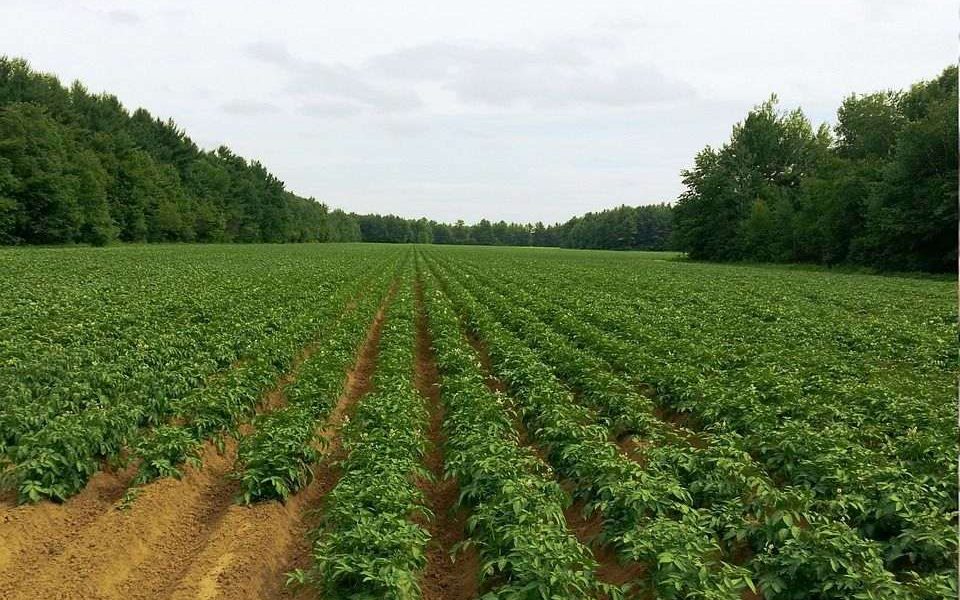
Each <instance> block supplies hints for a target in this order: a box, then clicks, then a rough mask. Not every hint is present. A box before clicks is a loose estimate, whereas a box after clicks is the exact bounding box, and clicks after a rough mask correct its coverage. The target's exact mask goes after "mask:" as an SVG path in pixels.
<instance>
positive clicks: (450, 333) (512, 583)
mask: <svg viewBox="0 0 960 600" xmlns="http://www.w3.org/2000/svg"><path fill="white" fill-rule="evenodd" d="M424 287H425V289H426V291H425V293H424V296H425V299H426V300H425V308H426V312H427V315H428V320H429V324H430V333H431V335H432V338H433V348H434V350H435V353H436V360H437V363H438V367H439V370H440V375H441V390H442V394H443V399H444V402H445V405H446V408H447V411H446V418H445V421H444V432H445V434H446V439H447V448H446V465H445V471H446V476H447V477H454V478H456V479H457V481H458V482H459V485H460V503H461V504H462V505H465V506H468V507H469V508H470V509H471V511H472V513H471V516H470V518H469V521H468V529H469V541H468V542H467V543H469V544H473V545H474V546H476V548H477V549H478V551H479V554H480V557H481V560H482V567H481V571H480V577H481V580H482V582H483V583H484V584H486V585H488V586H491V588H492V589H491V592H490V594H489V597H490V598H530V599H542V600H549V599H551V598H586V597H596V596H597V595H598V594H601V593H605V594H606V595H607V597H610V598H615V597H617V590H615V589H613V588H610V587H605V586H603V585H601V584H600V583H599V582H598V581H597V579H596V575H595V569H596V566H597V565H596V563H595V561H594V560H593V557H592V555H591V553H590V550H589V549H587V548H586V547H584V546H583V545H581V544H580V543H579V542H578V541H577V539H576V537H575V536H574V535H573V534H572V533H571V532H570V531H569V530H568V529H567V527H566V521H565V518H564V514H563V511H564V509H565V508H566V504H567V502H568V500H567V497H566V495H565V494H564V492H563V490H562V489H561V488H560V486H559V484H558V483H557V482H556V481H555V479H554V478H553V476H552V472H551V471H550V468H549V467H548V466H547V465H545V464H544V463H543V462H542V461H540V459H538V458H537V456H536V454H534V452H533V451H531V450H530V449H529V448H525V447H522V446H520V445H519V443H518V439H517V432H516V430H515V429H514V427H513V424H512V420H511V417H510V415H509V412H508V409H507V407H506V406H505V399H504V398H502V397H500V396H499V395H494V394H493V393H492V392H491V391H490V390H488V389H487V387H486V385H485V383H484V375H483V374H482V371H481V368H480V364H479V361H478V359H477V357H476V355H475V354H474V352H473V350H472V349H471V348H470V346H469V344H467V342H466V340H465V339H464V337H463V335H462V333H461V331H460V328H459V321H458V319H457V316H456V313H455V312H454V311H453V309H452V307H451V306H450V303H449V300H447V298H446V297H444V296H443V294H442V293H440V292H439V291H438V290H436V289H435V287H434V285H433V282H432V279H431V278H430V277H425V278H424Z"/></svg>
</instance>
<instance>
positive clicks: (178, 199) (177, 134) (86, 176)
mask: <svg viewBox="0 0 960 600" xmlns="http://www.w3.org/2000/svg"><path fill="white" fill-rule="evenodd" d="M957 145H958V139H957V68H956V67H950V68H948V69H946V70H945V71H944V72H943V73H942V74H941V75H940V77H938V78H937V79H935V80H933V81H928V82H921V83H918V84H916V85H914V86H912V87H911V88H910V89H909V90H906V91H902V92H900V91H886V92H877V93H872V94H866V95H852V96H850V97H848V98H847V99H846V100H844V101H843V103H842V105H841V106H840V108H839V110H838V113H837V122H836V125H835V126H834V127H833V129H832V130H831V129H830V128H828V127H827V126H826V125H821V126H820V127H819V128H814V126H813V125H812V124H811V123H810V121H809V120H808V119H807V118H806V116H805V115H804V114H803V112H802V111H800V110H799V109H798V110H793V111H782V110H780V109H779V108H778V105H777V99H776V97H772V98H771V99H770V100H768V101H767V102H765V103H763V104H761V105H759V106H757V107H756V108H754V109H753V110H752V111H750V113H749V114H748V115H747V117H746V118H745V119H744V120H743V121H742V122H741V123H738V124H737V125H735V126H734V128H733V133H732V135H731V138H730V140H729V141H728V142H727V143H725V144H723V145H722V146H721V147H719V148H712V147H709V146H708V147H707V148H705V149H704V150H703V151H701V152H700V153H699V154H698V155H697V156H696V158H695V160H694V166H693V167H692V168H690V169H688V170H686V171H684V172H683V182H684V184H685V186H686V190H685V191H684V192H683V193H682V194H681V196H680V198H679V199H678V200H677V202H676V204H675V205H674V206H671V205H670V204H655V205H644V206H637V207H631V206H620V207H617V208H613V209H610V210H605V211H601V212H597V213H587V214H585V215H583V216H579V217H575V218H573V219H570V220H569V221H567V222H565V223H561V224H548V225H545V224H543V223H536V224H525V223H507V222H504V221H498V222H491V221H488V220H486V219H484V220H481V221H480V222H479V223H475V224H466V223H464V222H463V221H457V222H456V223H454V224H446V223H438V222H436V221H432V220H428V219H425V218H421V219H404V218H401V217H397V216H393V215H386V216H383V215H357V214H352V213H347V212H344V211H342V210H330V209H329V208H328V207H327V206H326V205H324V204H322V203H320V202H317V201H316V200H314V199H313V198H303V197H300V196H297V195H296V194H294V193H292V192H290V191H288V190H286V189H285V187H284V184H283V182H282V181H280V180H279V179H278V178H277V177H275V176H274V175H273V174H271V173H270V172H269V171H267V169H266V168H265V167H264V166H263V165H261V164H260V163H259V162H256V161H248V160H246V159H244V158H242V157H240V156H237V155H236V154H234V153H233V152H231V151H230V149H228V148H226V147H224V146H221V147H219V148H217V149H216V150H213V151H207V150H203V149H201V148H199V147H198V146H197V145H196V144H195V143H194V142H193V141H191V140H190V138H189V137H188V136H187V135H186V134H185V132H183V131H182V130H181V129H180V128H178V127H177V125H176V124H175V123H174V122H173V121H172V120H163V119H160V118H157V117H154V116H153V115H151V114H150V113H149V112H147V111H146V110H144V109H142V108H141V109H137V110H135V111H133V112H130V111H128V110H127V109H126V108H124V106H123V105H122V104H121V103H120V101H119V100H118V99H117V98H116V97H115V96H112V95H108V94H92V93H90V92H89V91H87V89H86V88H84V86H83V85H82V84H80V83H74V84H72V85H71V86H70V87H66V86H64V85H62V84H61V83H60V81H59V80H58V79H57V78H56V77H55V76H53V75H49V74H44V73H38V72H36V71H33V70H32V69H31V68H30V66H29V65H28V64H27V63H26V62H25V61H23V60H21V59H15V58H4V57H0V244H62V243H89V244H96V245H102V244H106V243H110V242H112V241H115V240H119V241H123V242H164V241H185V242H307V241H318V242H324V241H370V242H418V243H436V244H489V245H523V246H560V247H568V248H601V249H611V250H633V249H642V250H663V249H681V250H684V251H686V252H688V253H689V255H690V257H692V258H695V259H705V260H725V261H738V260H748V261H774V262H814V263H821V264H830V265H832V264H854V265H865V266H869V267H874V268H878V269H884V270H925V271H950V270H953V269H955V268H956V260H957V218H958V217H957V201H958V198H957V160H958V158H957Z"/></svg>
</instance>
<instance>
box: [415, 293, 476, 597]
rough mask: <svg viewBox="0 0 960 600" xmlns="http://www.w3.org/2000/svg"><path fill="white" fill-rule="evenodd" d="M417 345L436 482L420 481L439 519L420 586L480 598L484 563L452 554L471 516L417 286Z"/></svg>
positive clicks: (469, 553)
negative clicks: (450, 444)
mask: <svg viewBox="0 0 960 600" xmlns="http://www.w3.org/2000/svg"><path fill="white" fill-rule="evenodd" d="M416 304H417V345H416V371H415V380H416V385H417V389H418V390H419V391H420V394H421V396H423V398H424V400H425V401H426V402H427V405H428V407H429V413H430V423H429V430H428V444H429V445H428V447H427V453H426V456H425V459H424V462H425V464H426V467H427V468H428V469H429V470H430V473H431V475H432V476H433V481H432V482H427V481H422V482H420V486H421V489H422V490H423V492H424V495H425V497H426V500H427V505H428V507H429V508H430V511H431V512H432V513H433V514H434V518H433V519H430V520H429V522H428V523H426V524H425V525H426V529H427V531H429V533H430V542H429V544H428V546H427V567H426V569H425V570H424V573H423V575H422V576H421V580H420V586H421V589H422V590H423V597H424V599H425V600H472V599H473V598H477V597H478V596H479V570H480V558H479V556H478V555H477V552H476V551H475V550H474V549H473V547H472V546H471V547H469V548H468V549H467V550H466V551H463V552H460V553H459V554H458V555H457V556H456V557H455V558H454V557H453V556H451V552H450V551H451V549H452V548H453V547H454V546H456V544H457V543H459V542H461V541H463V539H464V534H465V531H466V521H467V511H465V510H463V509H460V510H457V509H456V503H457V499H458V498H459V496H460V488H459V486H458V484H457V481H456V479H453V478H451V479H444V476H443V469H444V443H445V441H446V438H445V437H444V434H443V428H442V425H443V419H444V405H443V401H442V400H441V398H440V388H439V379H440V378H439V372H438V371H437V363H436V360H435V357H434V355H433V349H432V347H431V339H430V331H429V327H428V326H427V321H426V316H425V314H424V310H423V287H422V284H421V282H420V281H419V280H417V283H416Z"/></svg>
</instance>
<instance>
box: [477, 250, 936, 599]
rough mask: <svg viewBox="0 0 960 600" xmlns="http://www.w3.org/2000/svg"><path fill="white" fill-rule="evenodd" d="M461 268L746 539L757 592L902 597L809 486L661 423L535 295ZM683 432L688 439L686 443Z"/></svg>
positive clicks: (651, 464)
mask: <svg viewBox="0 0 960 600" xmlns="http://www.w3.org/2000/svg"><path fill="white" fill-rule="evenodd" d="M460 270H461V271H462V270H463V268H462V267H461V269H460ZM470 275H471V276H470V277H469V278H464V279H462V280H461V282H462V283H463V284H464V285H465V286H467V287H468V288H469V289H470V291H471V293H472V294H473V295H474V296H475V297H476V298H477V299H479V300H480V301H481V302H482V304H483V305H484V306H486V307H490V308H491V309H492V310H494V311H495V312H496V314H497V316H498V318H500V319H501V321H502V322H503V323H504V324H506V325H508V327H510V328H511V329H512V330H513V331H515V332H517V333H518V334H520V335H521V336H522V337H523V339H524V341H525V342H526V343H527V344H529V345H530V347H531V348H533V349H534V350H535V351H537V352H538V354H539V356H540V358H541V359H542V360H544V361H545V362H546V363H548V364H549V365H550V366H551V367H552V368H553V369H554V371H555V372H556V373H557V374H558V376H560V377H561V378H563V379H564V380H566V381H568V382H569V383H570V384H572V385H573V386H574V388H575V389H577V390H578V391H579V393H580V397H581V398H582V399H583V400H584V401H586V402H587V403H588V404H590V405H591V406H592V407H593V408H596V409H597V410H598V411H599V412H600V414H602V415H603V416H604V417H605V418H606V419H608V420H609V422H610V424H611V426H612V429H613V432H614V433H615V434H617V435H621V436H622V435H624V434H632V435H635V436H636V437H637V438H638V439H639V441H640V444H639V448H641V452H640V454H641V456H640V457H639V460H641V461H642V462H643V463H644V464H645V465H646V466H647V467H648V468H660V469H666V470H671V471H674V472H676V473H677V474H678V475H679V476H680V477H681V480H682V481H683V483H684V487H685V488H686V489H687V490H688V491H690V492H691V496H692V498H693V501H694V506H697V507H703V508H707V509H708V510H710V512H711V514H712V515H713V519H714V523H715V528H716V529H717V531H718V533H719V534H720V536H721V538H722V539H724V540H725V541H726V542H727V543H728V544H729V545H730V546H731V548H730V550H732V551H734V552H735V551H736V543H737V542H740V541H747V542H748V543H749V545H750V547H751V548H750V552H751V554H752V555H753V558H752V559H751V560H750V563H749V564H748V566H749V567H750V568H751V570H752V571H753V573H754V577H755V578H756V579H757V580H758V581H759V582H760V584H761V585H760V587H761V589H762V590H763V591H764V593H765V597H768V598H774V597H778V596H782V595H784V592H785V591H787V590H800V589H802V590H806V591H807V593H808V594H809V595H810V596H814V595H816V594H819V595H820V596H819V597H826V596H831V595H832V596H834V597H846V596H848V595H852V594H856V593H864V591H865V590H870V591H872V593H874V594H878V595H879V594H883V595H886V596H895V595H897V593H898V592H899V594H900V595H903V596H907V595H909V593H910V591H909V590H907V589H901V588H905V586H897V585H896V582H895V579H894V578H893V576H892V575H891V574H890V573H888V572H886V571H885V568H884V564H883V561H882V558H881V557H882V553H881V549H882V548H881V545H880V544H879V543H877V542H871V541H867V540H864V539H863V538H861V537H860V536H859V534H858V533H857V532H856V531H851V530H850V528H849V527H848V526H846V524H845V523H843V522H842V521H839V520H833V519H831V518H828V517H826V516H824V515H822V514H818V513H816V512H815V511H813V509H812V506H811V498H810V494H809V492H805V491H804V490H797V489H789V488H787V489H782V490H781V489H779V488H778V486H776V485H775V484H774V482H773V481H772V480H771V479H770V478H769V477H768V476H767V475H766V474H765V473H764V472H763V469H762V468H761V467H760V466H759V465H757V464H756V463H755V462H754V461H753V460H752V458H751V457H750V455H749V454H748V453H747V452H745V451H744V450H743V447H742V446H743V440H742V439H741V438H740V437H739V436H737V435H736V434H735V433H725V434H717V435H713V434H712V433H710V432H700V433H699V434H697V435H694V434H693V432H690V431H685V430H684V428H682V427H679V426H677V425H673V424H670V425H668V424H667V423H665V422H664V421H662V420H661V419H659V418H657V417H656V416H655V414H654V404H653V402H652V401H650V400H649V399H648V398H646V397H645V396H643V395H641V394H639V393H638V392H637V391H636V389H635V387H634V386H632V385H630V384H629V383H628V382H626V381H624V380H622V379H621V378H619V377H618V376H616V375H615V374H613V373H611V372H609V367H608V366H607V365H606V363H604V362H603V361H602V360H600V359H598V358H596V357H595V356H594V355H593V354H592V353H589V352H586V351H583V350H580V349H577V348H574V347H573V346H572V344H570V343H569V341H568V340H567V339H566V338H564V337H563V336H561V335H559V334H558V333H556V332H554V331H553V330H551V329H550V328H549V327H547V326H546V325H545V324H544V323H543V322H542V321H539V320H538V318H537V317H536V315H535V314H534V313H533V311H532V310H529V309H528V308H527V307H533V306H535V305H536V304H537V303H538V299H537V298H535V297H533V296H532V295H530V294H527V293H525V292H524V291H522V290H517V289H510V290H507V289H504V288H498V286H497V283H496V282H495V281H492V280H490V279H489V278H486V277H484V276H483V275H482V274H481V273H479V272H477V271H472V270H471V271H470ZM497 290H499V291H497ZM501 294H503V295H501ZM691 438H696V442H695V443H694V444H691V443H690V440H691ZM893 562H894V561H891V563H893ZM891 566H892V565H891ZM905 575H907V574H905ZM909 579H910V580H911V581H915V580H916V579H917V576H916V575H915V574H913V575H910V577H909ZM936 584H937V582H936V581H927V582H921V583H920V585H918V586H916V588H915V590H916V591H918V592H919V593H923V592H924V589H923V588H928V589H926V592H928V593H929V594H930V595H931V597H935V595H934V592H935V591H937V590H938V589H939V588H938V586H937V585H936ZM917 588H919V589H917ZM790 593H791V597H794V596H796V592H790Z"/></svg>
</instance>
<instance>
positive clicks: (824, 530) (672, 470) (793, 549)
mask: <svg viewBox="0 0 960 600" xmlns="http://www.w3.org/2000/svg"><path fill="white" fill-rule="evenodd" d="M956 306H957V303H956V282H955V281H947V280H943V279H935V278H934V279H920V278H906V277H892V276H884V277H881V276H873V275H860V274H850V273H837V272H830V271H825V270H814V269H804V268H799V267H775V266H766V267H750V266H734V265H716V264H713V265H708V264H701V263H695V262H689V261H685V260H679V259H678V257H677V256H675V255H672V254H667V253H616V252H603V251H575V250H554V249H532V248H510V249H507V248H493V247H443V246H411V245H389V244H380V245H370V244H342V245H341V244H300V245H285V246H282V245H250V246H216V245H211V246H135V245H131V246H120V247H111V248H33V249H5V250H2V251H0V598H2V599H17V600H20V599H28V598H29V599H33V598H44V599H46V598H64V599H111V600H114V599H116V600H119V599H147V598H150V599H153V598H177V599H187V598H192V599H199V598H204V599H212V598H222V599H256V598H264V599H277V598H324V599H357V600H359V599H374V598H386V599H397V600H415V599H420V598H424V599H427V600H436V599H455V600H456V599H472V598H484V599H495V598H502V599H510V600H540V599H542V600H548V599H567V598H570V599H579V598H596V599H600V598H602V599H609V600H614V599H620V598H641V599H648V598H659V599H680V598H696V599H757V598H765V599H768V600H776V599H784V600H786V599H791V600H792V599H853V598H858V599H859V598H863V599H867V598H870V599H886V598H890V599H904V600H907V599H931V600H932V599H939V598H949V597H953V598H956V597H957V577H956V573H957V571H956V568H957V496H958V489H957V476H956V474H957V465H956V460H957V453H958V441H957V436H958V429H957V413H956V392H957V374H958V361H957V308H956Z"/></svg>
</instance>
